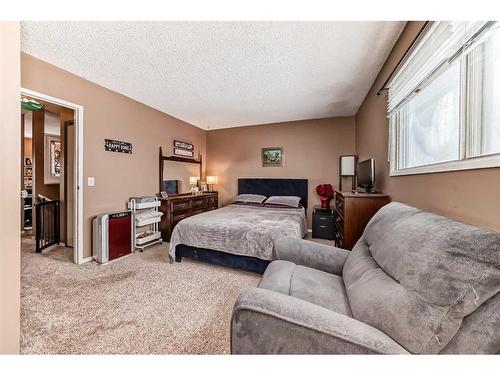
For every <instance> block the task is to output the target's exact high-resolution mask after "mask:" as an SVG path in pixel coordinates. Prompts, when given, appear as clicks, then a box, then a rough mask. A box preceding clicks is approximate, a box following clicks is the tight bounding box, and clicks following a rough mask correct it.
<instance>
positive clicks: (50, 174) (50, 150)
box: [43, 134, 61, 184]
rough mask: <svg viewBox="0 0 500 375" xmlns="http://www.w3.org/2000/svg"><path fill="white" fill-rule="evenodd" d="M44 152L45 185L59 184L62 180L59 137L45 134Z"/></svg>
mask: <svg viewBox="0 0 500 375" xmlns="http://www.w3.org/2000/svg"><path fill="white" fill-rule="evenodd" d="M44 151H45V164H44V170H43V180H44V183H45V184H59V183H60V180H61V138H60V137H59V136H58V135H51V134H45V150H44Z"/></svg>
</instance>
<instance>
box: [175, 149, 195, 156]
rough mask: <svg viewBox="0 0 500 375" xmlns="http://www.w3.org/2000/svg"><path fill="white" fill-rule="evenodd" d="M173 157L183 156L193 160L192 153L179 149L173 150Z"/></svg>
mask: <svg viewBox="0 0 500 375" xmlns="http://www.w3.org/2000/svg"><path fill="white" fill-rule="evenodd" d="M174 155H177V156H183V157H187V158H194V151H189V150H184V149H181V148H174Z"/></svg>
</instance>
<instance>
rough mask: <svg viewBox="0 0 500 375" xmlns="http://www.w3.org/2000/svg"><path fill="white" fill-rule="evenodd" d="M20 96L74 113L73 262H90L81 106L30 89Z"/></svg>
mask: <svg viewBox="0 0 500 375" xmlns="http://www.w3.org/2000/svg"><path fill="white" fill-rule="evenodd" d="M21 94H23V95H27V96H29V97H32V98H33V99H39V100H43V101H46V102H49V103H52V104H57V105H60V106H62V107H66V108H70V109H72V110H74V111H75V126H76V131H75V134H76V139H75V146H76V147H75V149H76V150H75V164H74V166H73V167H74V168H75V175H76V178H75V182H76V183H75V184H74V187H73V197H74V201H73V204H74V207H75V209H74V212H73V214H74V220H73V241H74V246H73V262H74V263H76V264H83V263H85V262H88V261H90V260H92V257H88V258H85V259H84V258H83V106H81V105H79V104H75V103H71V102H68V101H66V100H62V99H58V98H55V97H52V96H49V95H45V94H42V93H39V92H36V91H33V90H30V89H26V88H24V87H21Z"/></svg>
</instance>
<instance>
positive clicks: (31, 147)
mask: <svg viewBox="0 0 500 375" xmlns="http://www.w3.org/2000/svg"><path fill="white" fill-rule="evenodd" d="M21 98H25V99H24V101H25V102H26V101H30V103H34V107H33V108H31V107H30V106H29V105H24V104H23V107H25V108H27V110H26V109H25V110H22V116H21V126H22V128H23V129H22V130H23V131H22V132H23V133H24V142H23V143H22V144H23V147H21V148H22V155H21V156H22V160H23V162H22V163H21V164H22V169H23V171H22V176H23V177H22V181H21V186H23V188H24V190H23V191H22V201H21V215H22V217H23V218H24V220H22V223H23V224H22V225H23V227H22V228H21V231H22V232H23V231H24V232H25V233H28V234H30V235H31V236H33V237H36V251H40V252H41V251H43V249H44V248H46V247H49V246H51V245H58V246H65V247H68V248H72V253H73V254H72V260H73V262H74V263H76V264H82V263H84V262H86V261H87V260H88V259H84V258H83V192H82V190H81V189H80V186H83V185H82V182H83V107H82V106H80V105H77V104H74V103H70V102H67V101H65V100H61V99H58V98H54V97H51V96H48V95H45V94H41V93H38V92H35V91H32V90H28V89H24V88H22V89H21ZM29 135H31V137H29ZM30 204H31V207H32V209H31V212H30ZM30 231H31V232H30ZM68 255H69V254H68Z"/></svg>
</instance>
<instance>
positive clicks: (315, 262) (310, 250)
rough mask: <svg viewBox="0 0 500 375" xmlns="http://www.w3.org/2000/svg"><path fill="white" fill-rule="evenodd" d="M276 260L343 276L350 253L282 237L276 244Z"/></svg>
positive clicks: (315, 243)
mask: <svg viewBox="0 0 500 375" xmlns="http://www.w3.org/2000/svg"><path fill="white" fill-rule="evenodd" d="M274 251H275V253H274V254H275V259H276V260H288V261H289V262H292V263H295V264H297V265H301V266H305V267H311V268H315V269H317V270H320V271H325V272H328V273H333V274H335V275H339V276H342V268H343V267H344V263H345V261H346V259H347V257H348V256H349V254H350V251H348V250H344V249H340V248H338V247H333V246H328V245H323V244H320V243H317V242H313V241H307V240H302V239H298V238H292V237H282V238H280V239H278V240H276V241H275V243H274Z"/></svg>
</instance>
